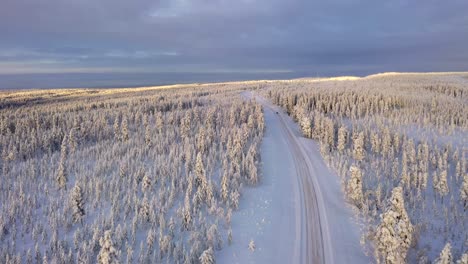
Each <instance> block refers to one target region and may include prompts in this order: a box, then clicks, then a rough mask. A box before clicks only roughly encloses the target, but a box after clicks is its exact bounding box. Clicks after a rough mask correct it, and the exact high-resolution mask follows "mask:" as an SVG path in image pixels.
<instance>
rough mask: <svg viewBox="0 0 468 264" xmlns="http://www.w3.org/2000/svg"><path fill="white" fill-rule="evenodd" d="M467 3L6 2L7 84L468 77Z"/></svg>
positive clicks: (1, 27) (2, 67) (1, 31)
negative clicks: (65, 78)
mask: <svg viewBox="0 0 468 264" xmlns="http://www.w3.org/2000/svg"><path fill="white" fill-rule="evenodd" d="M467 14H468V1H466V0H446V1H442V0H437V1H435V0H422V1H419V0H418V1H416V0H412V1H410V0H408V1H403V0H401V1H400V0H387V1H378V0H377V1H376V0H331V1H330V0H326V1H325V0H322V1H315V0H162V1H161V0H153V1H149V0H135V1H129V0H1V4H0V40H1V41H0V74H4V75H5V74H17V73H28V74H29V73H125V74H128V73H154V72H172V73H174V72H179V73H180V72H192V73H194V72H195V73H211V72H216V73H237V74H239V73H271V74H274V73H287V72H305V73H310V75H315V74H316V73H317V74H318V73H320V74H323V75H338V74H343V73H349V74H352V73H355V74H359V73H362V72H366V73H367V72H381V71H449V70H450V71H452V70H468V48H467V47H468V15H467Z"/></svg>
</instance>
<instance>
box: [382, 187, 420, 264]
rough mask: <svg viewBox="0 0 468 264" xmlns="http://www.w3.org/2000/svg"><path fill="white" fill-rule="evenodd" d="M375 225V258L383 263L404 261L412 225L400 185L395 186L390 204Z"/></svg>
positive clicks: (390, 263)
mask: <svg viewBox="0 0 468 264" xmlns="http://www.w3.org/2000/svg"><path fill="white" fill-rule="evenodd" d="M380 218H381V221H380V224H379V226H378V227H377V232H376V235H375V240H376V243H375V244H376V259H377V260H378V261H379V262H380V261H383V262H384V263H389V264H393V263H404V262H405V261H406V255H407V253H408V249H409V248H410V245H411V241H412V237H413V225H412V224H411V222H410V220H409V217H408V214H407V213H406V209H405V204H404V200H403V189H402V187H395V188H394V189H393V191H392V196H391V198H390V205H389V206H388V208H387V210H386V211H385V213H384V214H382V215H381V216H380Z"/></svg>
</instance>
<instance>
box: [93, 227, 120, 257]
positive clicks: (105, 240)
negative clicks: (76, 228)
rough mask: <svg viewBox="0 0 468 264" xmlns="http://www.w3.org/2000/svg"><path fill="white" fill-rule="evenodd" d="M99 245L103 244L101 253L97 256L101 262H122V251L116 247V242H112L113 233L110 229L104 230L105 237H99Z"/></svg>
mask: <svg viewBox="0 0 468 264" xmlns="http://www.w3.org/2000/svg"><path fill="white" fill-rule="evenodd" d="M99 245H100V246H101V250H100V251H99V255H98V257H97V261H98V263H99V264H114V263H115V264H117V263H120V261H119V255H120V252H119V251H117V249H116V248H115V247H114V243H113V242H112V233H111V231H110V230H107V231H106V232H104V237H101V239H99Z"/></svg>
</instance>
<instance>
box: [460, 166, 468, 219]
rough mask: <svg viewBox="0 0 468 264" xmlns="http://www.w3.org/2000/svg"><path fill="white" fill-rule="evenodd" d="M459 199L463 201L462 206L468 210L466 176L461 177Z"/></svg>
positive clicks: (467, 180)
mask: <svg viewBox="0 0 468 264" xmlns="http://www.w3.org/2000/svg"><path fill="white" fill-rule="evenodd" d="M460 198H461V200H462V201H463V206H464V208H465V210H466V209H468V174H465V175H463V184H462V187H461V190H460Z"/></svg>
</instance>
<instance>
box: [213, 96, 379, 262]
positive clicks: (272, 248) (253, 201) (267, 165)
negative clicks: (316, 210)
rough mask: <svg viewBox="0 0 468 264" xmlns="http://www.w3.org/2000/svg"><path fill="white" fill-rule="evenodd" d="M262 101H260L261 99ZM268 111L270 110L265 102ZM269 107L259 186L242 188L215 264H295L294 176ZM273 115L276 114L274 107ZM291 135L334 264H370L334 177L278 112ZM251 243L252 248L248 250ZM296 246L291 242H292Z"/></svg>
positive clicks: (289, 153) (287, 149) (312, 144)
mask: <svg viewBox="0 0 468 264" xmlns="http://www.w3.org/2000/svg"><path fill="white" fill-rule="evenodd" d="M262 101H263V100H262ZM269 107H273V109H276V108H274V106H272V105H271V104H269ZM269 107H265V108H264V112H265V122H266V131H265V136H264V139H263V143H262V148H261V155H262V161H263V165H262V171H263V177H262V181H261V183H260V184H259V186H258V187H255V188H249V189H245V190H244V195H243V197H242V199H241V205H240V208H239V210H238V211H236V212H234V214H233V217H232V230H233V244H232V245H231V246H227V247H225V248H224V249H223V250H221V251H220V252H218V253H217V261H219V263H298V261H297V260H298V259H297V258H298V254H297V250H298V249H299V247H300V246H301V245H297V241H298V240H297V239H296V237H298V236H299V234H298V232H301V230H298V228H300V226H299V223H300V221H298V218H299V217H300V215H301V210H305V208H299V207H300V202H299V199H300V198H299V197H300V195H299V193H298V192H299V190H301V188H299V186H297V183H298V181H297V179H296V178H297V177H298V175H297V172H296V169H295V166H294V160H293V157H292V155H293V154H292V153H293V151H292V150H291V146H288V144H287V141H286V135H285V134H284V132H283V129H281V125H282V124H281V122H280V119H279V116H278V115H277V114H276V113H275V112H274V111H273V110H271V109H270V108H269ZM278 111H280V110H279V109H278ZM280 114H281V115H282V116H283V118H284V119H285V120H286V124H287V125H288V126H289V127H290V128H291V129H292V130H293V131H294V135H295V136H296V137H298V138H299V140H300V142H301V143H302V144H303V147H304V149H305V152H306V153H307V155H308V157H309V159H310V160H311V161H312V165H313V171H314V172H316V173H315V174H314V175H311V177H315V178H312V180H313V182H314V185H315V186H316V188H319V189H320V191H319V192H317V194H318V195H322V199H320V200H322V201H323V203H324V205H323V206H321V208H324V211H325V212H321V213H325V214H326V215H325V217H324V218H325V219H327V221H328V223H327V225H328V231H329V233H330V240H331V241H330V243H331V246H332V250H333V255H334V256H333V261H334V262H335V263H370V259H369V258H367V257H366V256H365V255H364V253H363V251H362V249H361V247H360V243H359V238H360V233H359V227H358V225H357V224H356V223H355V221H354V218H353V214H352V211H351V209H350V207H349V206H348V204H346V202H345V201H344V195H343V192H342V190H341V187H340V182H339V178H338V176H337V175H336V174H334V173H332V172H331V171H330V170H329V169H328V168H327V166H326V165H325V163H324V161H323V159H322V157H321V156H320V152H319V149H318V147H317V145H316V144H315V142H314V141H313V140H310V139H306V138H303V137H302V136H301V135H300V132H299V130H298V127H297V126H296V124H295V123H294V122H293V121H292V120H291V119H290V118H289V117H287V116H286V114H282V113H280ZM251 239H252V240H254V242H255V245H256V250H255V251H254V252H251V251H250V250H249V249H248V244H249V242H250V240H251ZM295 243H296V244H295Z"/></svg>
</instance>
